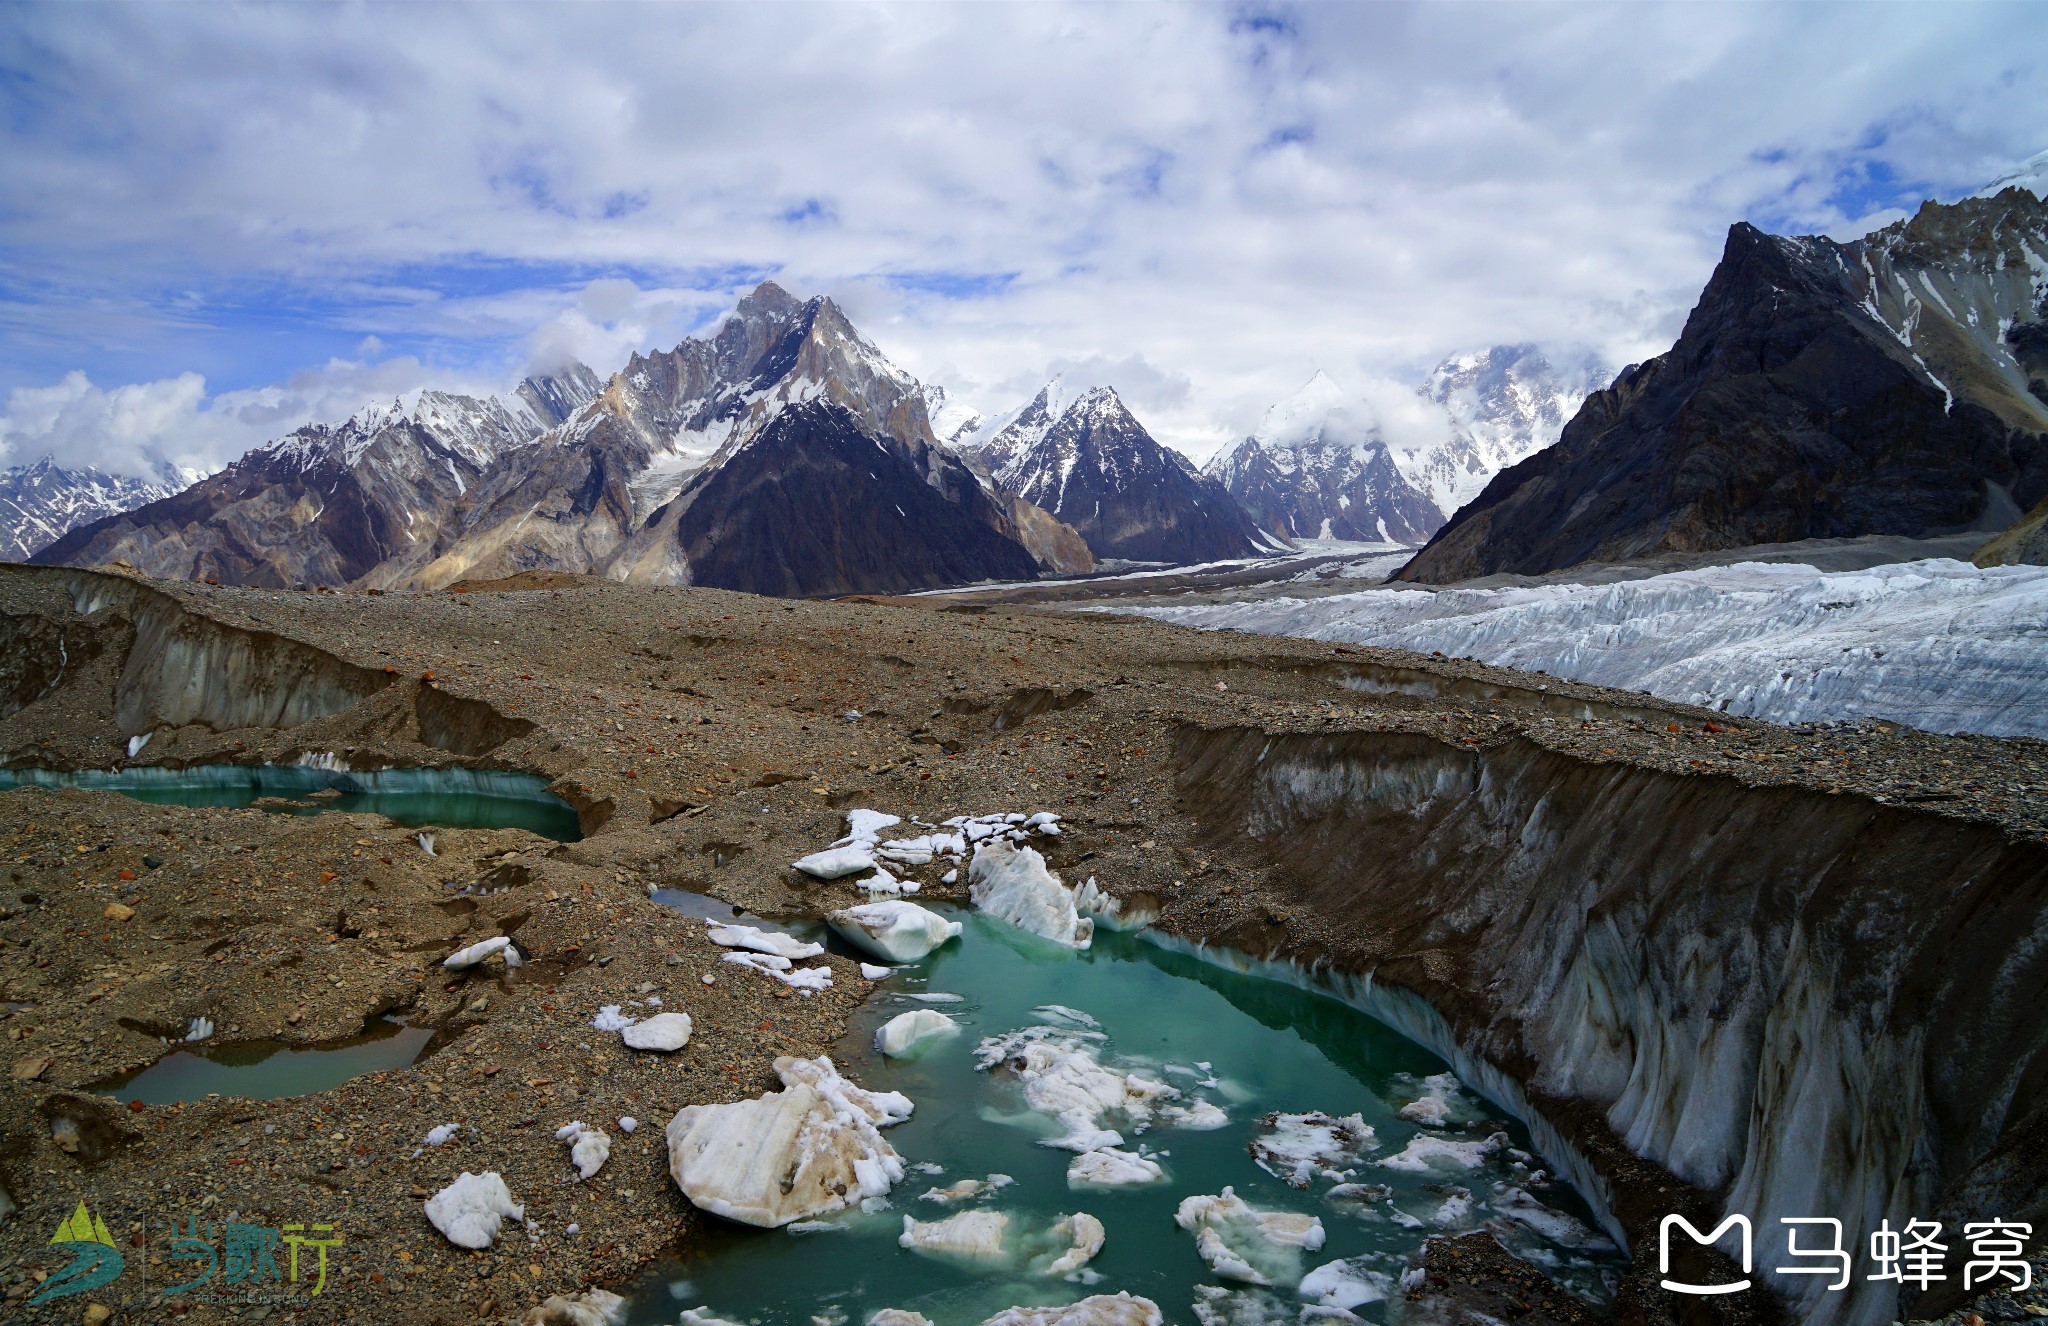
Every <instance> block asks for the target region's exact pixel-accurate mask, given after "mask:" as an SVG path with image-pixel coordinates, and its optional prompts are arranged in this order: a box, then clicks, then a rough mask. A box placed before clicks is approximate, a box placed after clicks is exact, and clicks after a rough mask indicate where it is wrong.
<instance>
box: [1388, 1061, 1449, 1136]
mask: <svg viewBox="0 0 2048 1326" xmlns="http://www.w3.org/2000/svg"><path fill="white" fill-rule="evenodd" d="M1404 1076H1405V1074H1404ZM1411 1080H1412V1079H1411ZM1420 1086H1421V1088H1422V1095H1421V1096H1419V1097H1417V1098H1416V1099H1414V1100H1411V1101H1409V1102H1408V1103H1407V1104H1406V1105H1403V1106H1402V1107H1401V1109H1400V1115H1401V1117H1402V1118H1404V1119H1406V1120H1408V1121H1409V1122H1410V1123H1419V1124H1422V1125H1423V1126H1425V1127H1428V1128H1442V1127H1445V1126H1447V1125H1448V1124H1449V1123H1450V1122H1451V1115H1452V1110H1453V1105H1454V1098H1455V1097H1456V1095H1457V1093H1458V1089H1459V1088H1458V1079H1457V1078H1456V1077H1455V1076H1453V1075H1452V1074H1450V1073H1432V1074H1431V1075H1430V1076H1428V1077H1425V1078H1423V1079H1422V1081H1421V1083H1420Z"/></svg>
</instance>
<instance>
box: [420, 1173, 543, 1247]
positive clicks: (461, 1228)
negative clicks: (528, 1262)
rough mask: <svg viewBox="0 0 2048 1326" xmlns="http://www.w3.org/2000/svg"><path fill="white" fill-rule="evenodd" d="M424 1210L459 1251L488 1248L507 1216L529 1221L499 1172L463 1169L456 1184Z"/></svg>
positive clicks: (443, 1190) (444, 1191) (442, 1191)
mask: <svg viewBox="0 0 2048 1326" xmlns="http://www.w3.org/2000/svg"><path fill="white" fill-rule="evenodd" d="M424 1209H425V1210H426V1213H427V1219H428V1220H429V1221H431V1222H432V1223H433V1226H434V1228H435V1229H438V1230H440V1231H441V1234H442V1237H444V1238H446V1239H447V1240H448V1241H449V1242H450V1243H453V1244H454V1245H455V1246H456V1247H458V1248H488V1247H490V1246H491V1242H492V1240H494V1239H496V1238H497V1237H498V1230H499V1229H500V1228H502V1227H503V1225H504V1223H505V1217H507V1216H510V1217H511V1218H512V1219H514V1220H522V1221H523V1220H525V1219H526V1211H525V1209H524V1208H523V1207H521V1206H520V1205H519V1203H517V1202H515V1201H513V1200H512V1194H511V1193H510V1192H509V1191H507V1190H506V1188H505V1180H504V1179H503V1178H502V1177H500V1176H499V1174H498V1172H497V1171H496V1170H486V1171H484V1172H483V1173H482V1174H471V1173H470V1172H469V1171H468V1170H464V1171H463V1172H462V1174H461V1176H460V1177H459V1178H457V1179H456V1180H455V1182H453V1183H451V1184H449V1185H448V1186H447V1187H445V1188H443V1189H441V1191H439V1192H437V1193H435V1194H434V1195H433V1196H432V1197H429V1198H428V1199H427V1204H426V1207H425V1208H424Z"/></svg>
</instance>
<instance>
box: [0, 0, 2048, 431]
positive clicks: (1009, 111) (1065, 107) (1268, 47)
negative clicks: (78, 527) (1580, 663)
mask: <svg viewBox="0 0 2048 1326" xmlns="http://www.w3.org/2000/svg"><path fill="white" fill-rule="evenodd" d="M2044 52H2048V7H2044V6H2039V5H2033V6H2027V5H1995V4H1986V5H1960V4H1945V5H1929V6H1918V5H1911V4H1885V5H1875V6H1830V5H1822V4H1802V5H1789V6H1773V5H1762V4H1749V5H1730V4H1719V5H1706V6H1658V5H1562V6H1546V5H1536V4H1518V5H1511V6H1498V7H1497V6H1489V5H1483V4H1456V5H1402V4H1371V5H1366V4H1356V5H1339V4H1318V5H1304V6H1290V5H1277V4H1272V5H1228V4H1224V5H1168V4H1148V5H1064V4H1055V3H1042V4H1031V5H1005V4H975V5H957V6H949V5H941V4H920V5H909V6H897V5H887V4H851V3H849V4H839V5H832V6H822V7H812V6H805V5H801V4H778V5H767V6H761V5H732V6H723V5H687V6H685V5H654V4H635V5H622V6H612V5H603V4H589V5H573V6H567V5H549V4H521V5H478V6H463V5H406V6H390V5H375V4H356V5H347V6H305V5H265V6H241V5H229V4H204V5H198V4H151V5H140V6H124V5H103V4H92V5H86V4H42V5H33V4H31V5H11V6H7V7H5V8H4V9H0V140H4V142H0V160H4V161H6V163H7V167H6V170H5V172H4V182H0V399H4V400H5V401H6V407H5V410H4V412H0V452H4V453H6V454H4V455H0V460H5V461H13V462H18V461H21V460H24V459H29V458H30V453H31V452H33V451H36V450H38V449H47V448H50V447H59V448H62V449H65V450H66V451H67V454H72V455H74V456H79V457H88V458H99V459H102V460H105V461H106V462H107V463H109V464H112V465H126V466H130V467H132V466H134V465H136V464H140V463H143V461H144V460H145V459H146V458H147V457H149V456H152V455H155V454H158V453H163V454H169V455H173V456H175V457H177V458H179V459H181V460H182V461H184V462H185V463H189V464H197V465H211V464H218V463H220V462H222V461H224V460H226V459H228V458H230V457H232V456H233V455H235V454H239V453H240V451H241V450H243V449H245V448H246V447H248V446H250V445H253V444H254V443H256V442H258V441H261V440H263V439H264V438H265V437H268V436H274V435H276V434H277V433H281V432H283V431H286V430H288V429H289V428H290V427H292V426H295V425H296V424H297V423H299V422H303V421H305V420H307V419H314V418H326V419H335V418H339V417H342V416H345V415H346V414H348V413H350V412H352V411H353V410H354V409H356V408H359V407H360V406H361V405H363V404H365V403H368V402H369V401H370V400H371V399H373V398H377V397H388V396H390V395H393V394H396V393H399V392H403V391H406V390H410V389H412V388H415V387H419V386H423V385H436V386H444V387H449V388H453V389H469V390H495V389H502V388H504V387H506V386H508V385H510V384H511V383H513V382H515V381H516V380H517V378H518V377H519V376H520V375H521V374H522V373H523V372H525V371H527V370H529V369H532V368H545V367H548V366H550V365H551V364H552V363H554V362H557V361H559V360H561V359H563V358H565V357H568V356H572V355H573V356H577V357H580V358H583V359H584V360H586V361H587V362H589V363H591V364H592V366H593V367H595V368H597V369H599V370H600V371H601V372H609V371H610V370H611V369H613V368H615V367H616V366H617V365H618V364H619V363H620V362H622V361H623V360H624V358H625V356H626V355H627V354H629V353H630V352H632V351H634V350H637V349H647V348H655V347H665V346H668V345H672V344H673V343H674V342H675V341H676V340H677V339H678V338H680V337H681V336H683V335H685V334H688V333H690V332H692V331H696V330H701V329H703V328H704V327H706V326H708V325H709V324H711V323H712V322H714V321H715V320H716V318H717V317H718V316H720V314H721V313H722V312H723V311H724V310H725V309H726V308H728V307H730V305H731V303H732V301H733V300H734V299H735V298H736V297H737V295H738V294H739V293H741V292H743V291H744V290H745V289H747V288H749V287H750V286H751V285H752V284H753V283H755V282H756V281H758V280H760V279H762V278H764V277H767V276H771V275H772V276H774V277H775V278H776V279H778V280H780V281H782V282H783V283H784V284H786V285H787V286H789V287H790V288H791V289H793V290H795V291H797V292H798V293H801V294H812V293H828V294H831V295H833V296H834V297H835V298H837V299H839V300H840V302H841V303H842V304H843V305H845V306H846V307H847V309H848V311H849V312H850V313H851V314H852V316H853V317H854V319H855V321H856V323H857V324H858V325H860V326H861V327H862V328H863V329H864V330H865V331H866V332H867V333H868V334H869V335H870V337H871V338H873V339H874V340H876V341H877V342H878V343H879V344H880V345H881V346H882V348H883V349H884V350H885V351H887V352H888V353H889V354H890V355H891V356H892V357H893V358H895V359H896V360H897V361H898V362H899V363H901V364H902V365H903V366H904V367H906V368H908V369H909V370H910V371H912V372H914V373H916V374H918V375H919V376H920V377H923V378H926V379H928V380H933V381H937V382H939V383H941V384H943V385H946V386H947V387H948V388H949V389H951V390H952V391H953V392H954V394H955V395H956V396H959V397H963V398H965V399H967V400H969V401H971V402H973V403H975V404H978V405H980V406H982V407H984V408H986V409H989V410H1000V409H1004V408H1007V407H1008V406H1010V405H1013V404H1015V403H1016V401H1017V400H1018V399H1021V398H1022V397H1023V396H1025V395H1028V394H1029V392H1030V390H1031V389H1032V388H1033V387H1034V386H1035V384H1036V382H1037V381H1038V380H1040V379H1042V377H1043V376H1044V375H1045V374H1046V373H1047V372H1048V371H1050V370H1051V369H1053V368H1056V367H1058V368H1064V369H1066V370H1067V371H1068V372H1070V373H1072V374H1076V375H1079V376H1082V377H1090V376H1092V377H1099V378H1102V379H1104V380H1109V381H1112V382H1113V383H1114V385H1116V386H1118V387H1119V388H1120V389H1122V390H1124V391H1125V393H1126V395H1127V396H1128V397H1129V398H1130V399H1131V401H1132V404H1133V406H1134V407H1135V408H1136V409H1137V410H1138V411H1139V413H1140V415H1141V417H1143V418H1144V419H1145V420H1146V422H1147V423H1148V424H1149V425H1150V426H1151V427H1152V428H1153V429H1154V431H1155V432H1156V433H1158V434H1159V435H1160V436H1161V437H1162V438H1164V439H1165V440H1168V441H1170V442H1173V443H1174V444H1176V445H1179V446H1181V447H1183V448H1184V449H1185V450H1188V451H1189V452H1190V453H1192V454H1196V455H1202V454H1205V453H1206V452H1207V451H1209V450H1211V449H1213V448H1214V447H1215V446H1217V445H1219V444H1221V443H1222V442H1224V441H1227V440H1229V439H1232V438H1234V437H1235V436H1238V435H1241V434H1242V432H1243V431H1244V430H1246V429H1247V428H1249V427H1250V426H1251V424H1252V423H1253V422H1254V421H1255V420H1256V419H1257V417H1258V416H1259V414H1260V413H1261V412H1262V411H1263V410H1264V408H1265V407H1266V406H1267V405H1269V404H1271V403H1272V402H1273V401H1274V400H1275V399H1278V398H1279V397H1281V396H1284V395H1286V394H1287V393H1288V392H1290V391H1292V390H1293V389H1294V388H1295V387H1297V386H1298V385H1299V384H1300V383H1302V382H1303V381H1305V380H1306V379H1307V378H1308V377H1309V376H1310V375H1311V374H1312V373H1313V372H1315V371H1316V370H1317V369H1324V370H1327V371H1328V372H1330V373H1331V374H1332V375H1333V376H1334V377H1336V378H1337V379H1338V380H1339V381H1340V382H1345V383H1347V384H1350V385H1353V386H1356V387H1357V388H1358V389H1360V390H1361V391H1365V392H1367V394H1370V393H1371V392H1373V391H1378V392H1380V393H1381V394H1382V395H1391V396H1398V395H1399V394H1401V393H1403V392H1406V391H1407V390H1408V389H1409V387H1410V386H1412V384H1413V383H1414V382H1415V381H1416V380H1417V379H1418V378H1419V377H1420V375H1421V374H1422V373H1423V372H1424V371H1425V370H1426V369H1427V368H1428V367H1429V366H1430V365H1431V364H1433V363H1434V362H1436V361H1437V360H1439V359H1440V358H1442V357H1443V356H1445V355H1447V354H1451V353H1454V352H1458V351H1463V350H1469V349H1474V348H1479V347H1483V346H1485V345H1489V344H1495V343H1504V342H1515V341H1526V340H1534V341H1538V342H1541V343H1544V344H1546V345H1549V346H1554V347H1557V348H1558V352H1559V353H1561V354H1578V353H1595V354H1598V355H1600V356H1602V357H1603V358H1605V359H1606V360H1607V361H1608V362H1610V363H1618V362H1625V361H1627V360H1630V359H1637V358H1641V357H1643V356H1645V355H1647V354H1651V353H1655V352H1656V351H1657V350H1660V349H1662V348H1663V347H1664V346H1665V345H1667V344H1668V343H1669V341H1670V339H1671V337H1672V336H1673V335H1674V334H1675V333H1676V330H1677V327H1678V324H1679V322H1680V320H1682V318H1683V316H1684V313H1685V311H1686V310H1687V309H1688V308H1689V307H1690V306H1691V304H1692V303H1693V300H1694V298H1695V297H1696V295H1697V293H1698V290H1699V287H1700V285H1701V284H1702V282H1703V281H1704V280H1705V278H1706V276H1707V273H1708V272H1709V271H1710V270H1711V267H1712V264H1713V260H1714V258H1715V256H1716V255H1717V254H1718V253H1719V250H1720V246H1721V241H1722V237H1723V235H1724V234H1725V231H1726V228H1727V226H1728V225H1729V224H1730V223H1731V222H1733V221H1736V220H1742V219H1747V220H1751V221H1754V222H1756V223H1757V224H1759V225H1762V226H1764V227H1765V228H1767V229H1772V230H1778V231H1826V232H1829V233H1833V234H1836V235H1838V236H1842V237H1847V236H1848V235H1852V234H1855V233H1859V232H1860V231H1861V230H1864V229H1868V228H1870V227H1872V226H1874V225H1877V224H1881V223H1883V222H1885V221H1888V220H1891V219H1894V218H1896V217H1898V216H1900V215H1903V214H1904V213H1906V212H1908V211H1910V210H1911V208H1912V207H1914V206H1916V205H1917V204H1918V202H1919V200H1920V199H1921V198H1922V197H1925V196H1929V195H1932V196H1936V197H1941V198H1953V197H1956V196H1959V195H1961V194H1965V193H1968V192H1970V191H1971V190H1973V189H1974V188H1976V187H1977V186H1978V185H1979V184H1981V183H1982V182H1984V181H1985V180H1988V179H1990V178H1992V177H1994V176H1996V175H1997V174H1999V173H2001V172H2003V171H2004V170H2006V169H2008V168H2009V167H2010V166H2011V165H2012V164H2013V163H2014V162H2016V161H2017V160H2020V159H2023V158H2026V157H2029V156H2031V155H2033V154H2034V153H2037V152H2039V151H2041V150H2042V149H2043V148H2044V147H2048V69H2044ZM195 381H196V384H197V385H195Z"/></svg>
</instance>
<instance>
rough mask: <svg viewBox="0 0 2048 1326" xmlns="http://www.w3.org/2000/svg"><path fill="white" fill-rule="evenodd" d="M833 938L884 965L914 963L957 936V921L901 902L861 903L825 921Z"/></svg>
mask: <svg viewBox="0 0 2048 1326" xmlns="http://www.w3.org/2000/svg"><path fill="white" fill-rule="evenodd" d="M825 923H826V924H827V925H829V926H831V927H832V930H833V932H834V933H835V934H837V935H839V936H840V938H842V939H844V940H845V941H846V942H847V943H849V944H852V945H853V946H854V947H855V948H858V949H861V950H863V951H864V952H866V953H868V954H869V955H871V956H873V957H877V958H881V959H882V960H883V961H885V962H916V961H917V960H918V959H920V958H922V957H925V956H926V955H927V954H929V953H930V952H931V951H932V950H933V949H935V948H937V947H938V946H939V945H941V944H943V943H945V942H946V941H947V940H949V939H952V938H954V937H956V936H957V935H959V933H960V923H959V922H958V921H948V920H947V919H946V918H945V917H943V916H940V915H939V914H938V913H937V912H934V911H931V910H930V909H928V908H924V907H920V906H918V905H917V904H916V903H914V902H905V901H903V900H902V899H901V898H891V899H885V900H883V901H880V902H864V903H862V904H860V905H859V906H858V907H845V908H841V909H840V910H839V911H836V912H832V913H830V914H828V915H827V916H826V917H825Z"/></svg>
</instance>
